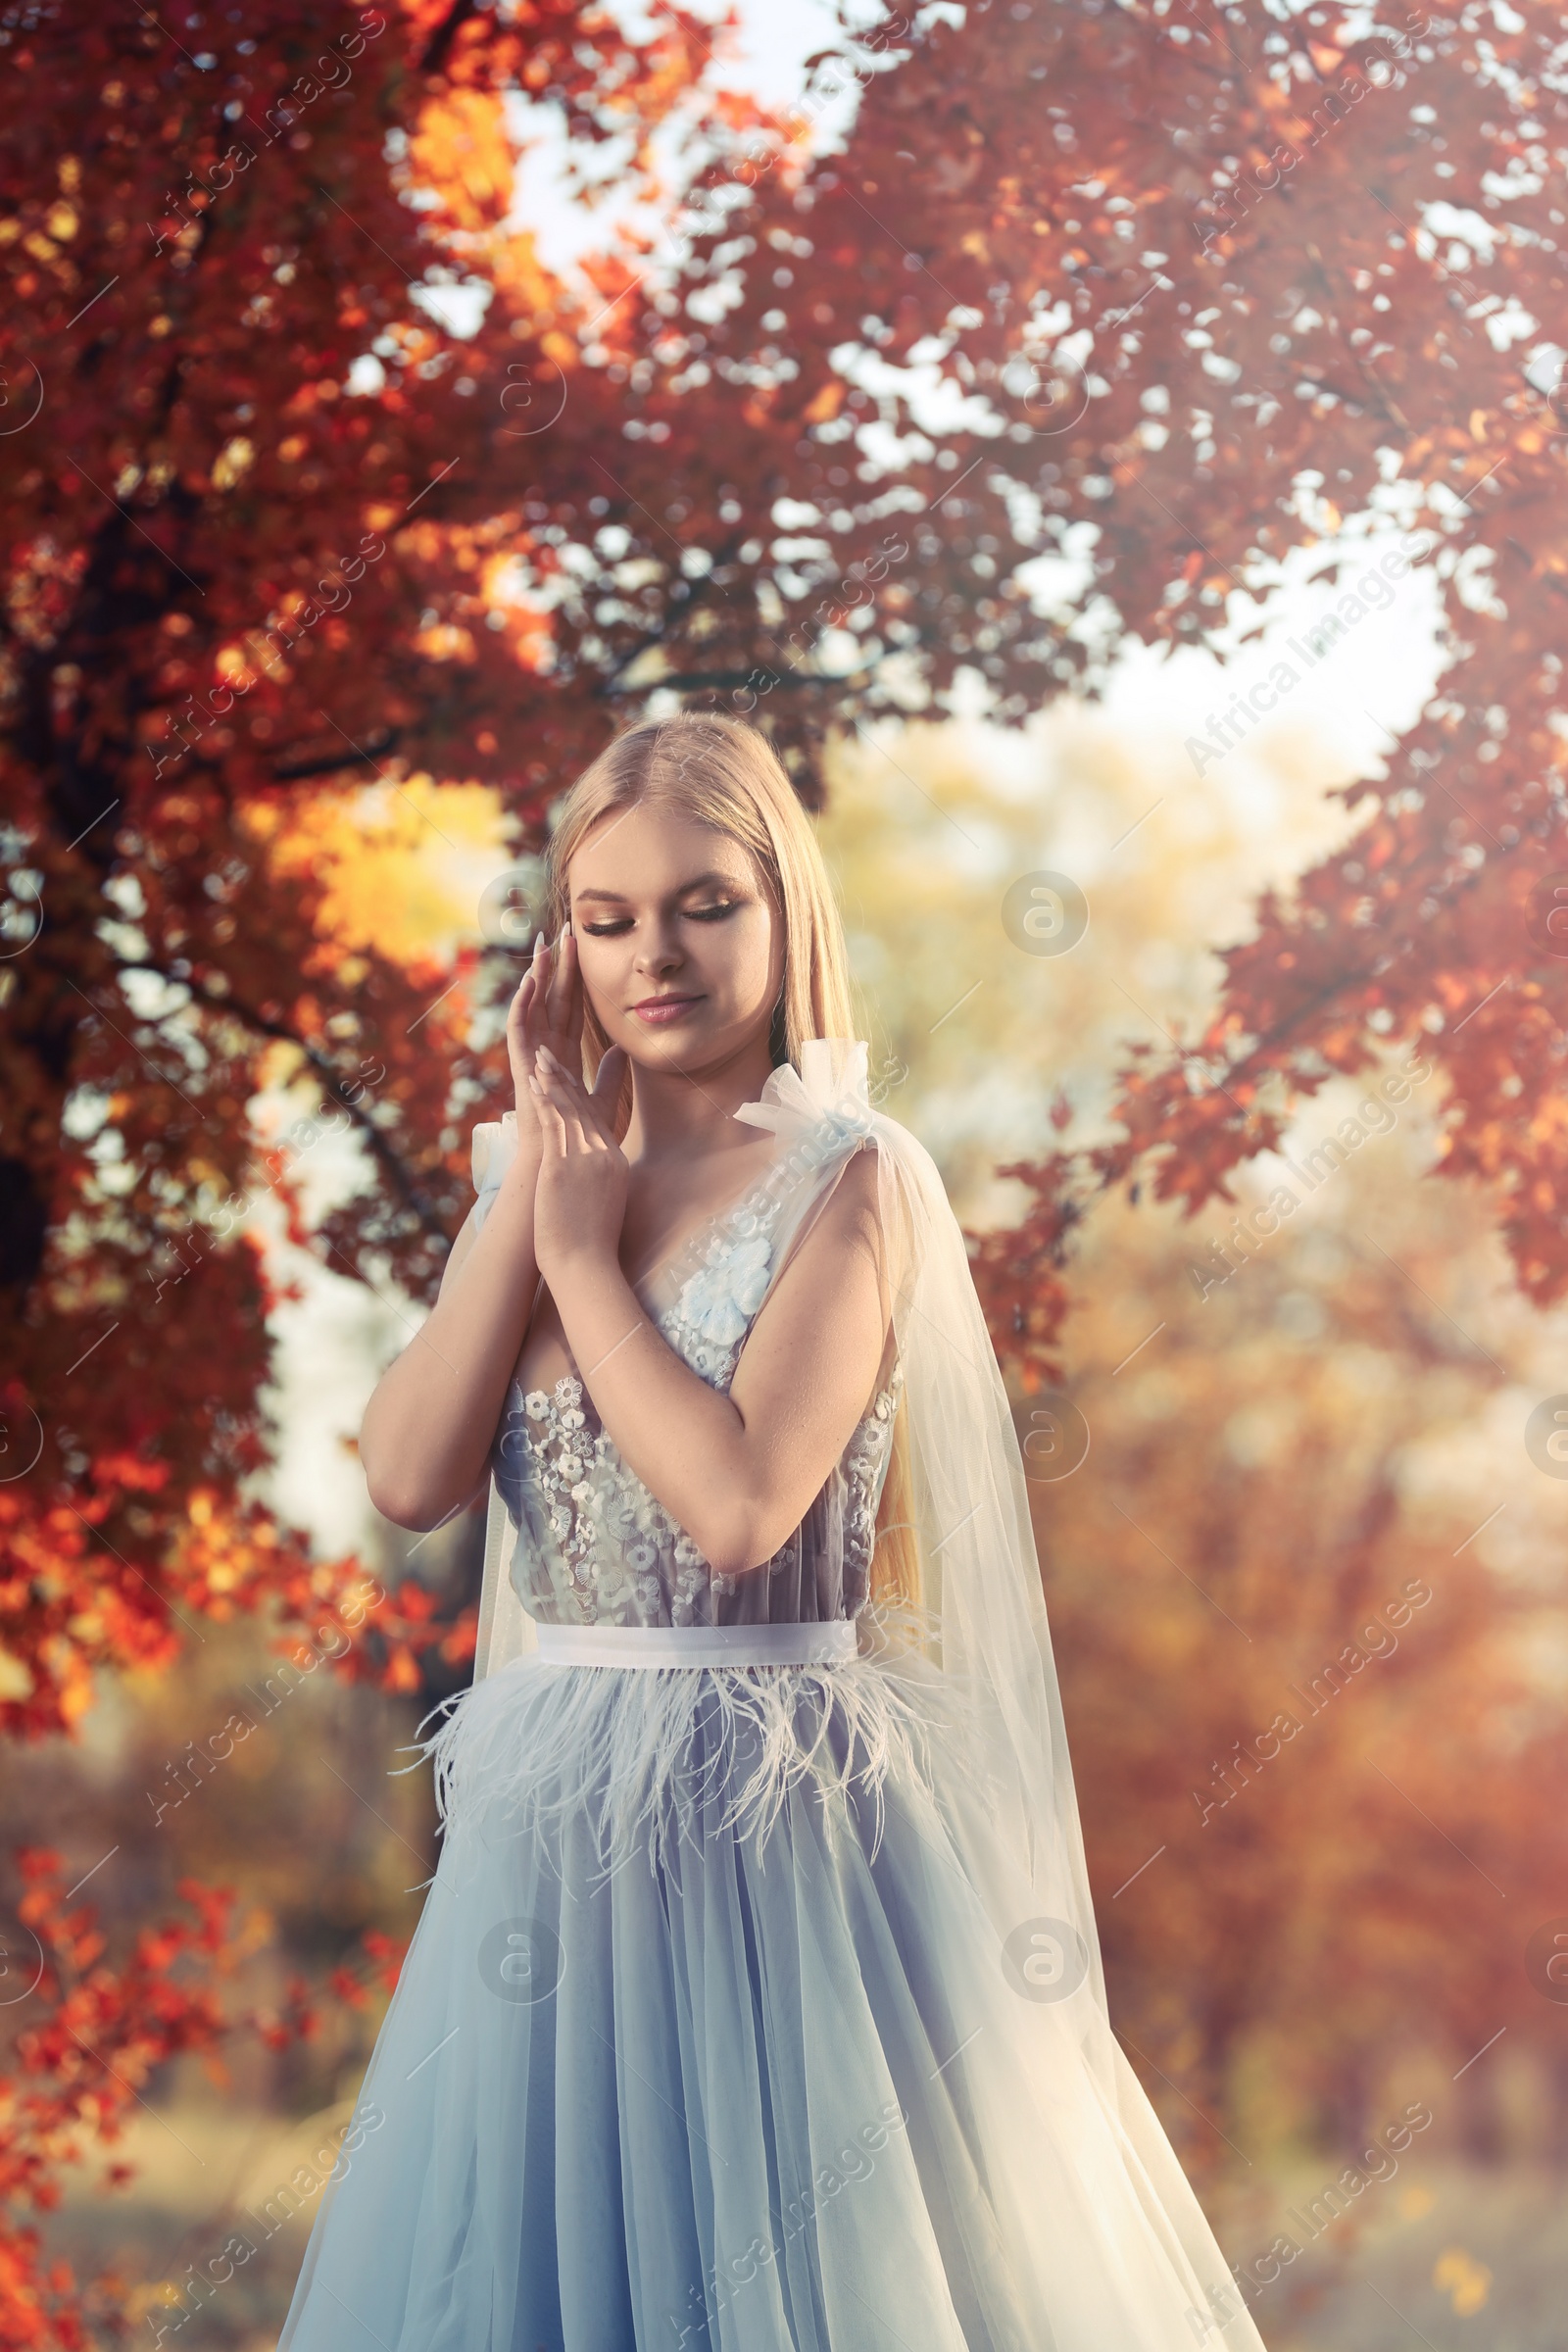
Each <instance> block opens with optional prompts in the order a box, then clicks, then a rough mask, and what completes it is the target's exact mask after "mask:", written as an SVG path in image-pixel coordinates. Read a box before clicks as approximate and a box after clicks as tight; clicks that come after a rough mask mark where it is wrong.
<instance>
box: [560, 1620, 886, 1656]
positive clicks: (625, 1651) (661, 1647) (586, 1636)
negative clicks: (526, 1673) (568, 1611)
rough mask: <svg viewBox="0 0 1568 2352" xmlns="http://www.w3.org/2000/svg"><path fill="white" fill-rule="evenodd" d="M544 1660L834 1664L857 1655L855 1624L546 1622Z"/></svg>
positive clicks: (840, 1622)
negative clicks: (562, 1623)
mask: <svg viewBox="0 0 1568 2352" xmlns="http://www.w3.org/2000/svg"><path fill="white" fill-rule="evenodd" d="M538 1631H539V1651H538V1654H539V1656H540V1657H541V1658H542V1659H545V1660H547V1661H548V1662H549V1663H551V1664H552V1665H560V1666H829V1665H841V1664H843V1663H844V1662H845V1660H847V1659H850V1658H853V1657H855V1656H856V1654H857V1643H856V1639H855V1628H854V1626H853V1625H851V1624H848V1623H847V1622H846V1621H845V1620H844V1619H842V1618H838V1619H835V1620H834V1621H833V1623H832V1624H830V1625H541V1626H540V1627H539V1629H538Z"/></svg>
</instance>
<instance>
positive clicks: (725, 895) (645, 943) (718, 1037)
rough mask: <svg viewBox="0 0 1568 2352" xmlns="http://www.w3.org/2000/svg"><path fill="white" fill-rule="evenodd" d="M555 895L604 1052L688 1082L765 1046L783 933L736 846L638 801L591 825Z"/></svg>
mask: <svg viewBox="0 0 1568 2352" xmlns="http://www.w3.org/2000/svg"><path fill="white" fill-rule="evenodd" d="M566 889H567V895H568V901H569V905H570V908H571V927H572V930H573V932H574V933H575V935H576V940H577V954H578V957H579V960H580V963H581V968H582V978H583V987H584V988H585V990H586V991H587V995H588V1002H589V1003H590V1004H591V1005H592V1006H593V1008H594V1011H595V1012H596V1014H597V1015H598V1017H599V1023H600V1026H601V1028H602V1029H603V1030H604V1032H605V1035H606V1036H607V1037H608V1038H609V1040H610V1042H611V1044H612V1045H615V1046H622V1047H624V1048H625V1050H626V1052H627V1054H629V1055H630V1056H631V1058H632V1060H633V1061H635V1062H640V1063H642V1064H643V1065H644V1067H646V1068H652V1069H661V1068H662V1069H678V1070H680V1071H682V1072H685V1073H689V1074H691V1075H696V1074H697V1073H699V1072H700V1071H702V1070H703V1069H705V1068H711V1067H713V1066H714V1065H716V1064H718V1063H721V1062H723V1061H726V1060H729V1059H731V1058H733V1057H734V1055H735V1054H737V1053H740V1052H742V1051H744V1050H745V1049H746V1048H747V1047H748V1046H751V1045H753V1044H755V1043H756V1042H758V1041H759V1040H761V1041H762V1042H763V1043H764V1044H765V1042H766V1040H767V1035H768V1028H769V1024H770V1022H771V1019H772V1014H773V1007H774V1005H776V1004H777V1003H778V994H779V989H780V986H781V984H782V980H783V971H784V935H783V925H782V923H781V921H780V920H779V917H778V916H777V914H776V913H775V912H774V909H773V907H772V904H771V902H770V900H769V898H768V896H767V893H766V891H765V890H764V888H763V886H762V881H761V877H760V874H759V873H758V871H757V868H756V866H755V864H754V863H753V860H752V856H751V853H750V851H749V850H747V849H746V848H744V847H743V845H742V844H741V843H740V842H738V841H733V840H731V839H730V837H729V836H728V835H727V834H724V833H718V832H715V831H714V830H713V829H712V827H711V826H709V825H705V824H701V823H699V822H698V821H697V819H696V818H694V817H691V816H687V815H685V814H683V813H682V811H681V810H680V809H674V808H672V807H670V805H669V804H668V803H667V802H660V801H658V800H648V801H639V802H638V803H637V804H636V805H635V806H634V807H632V808H630V809H617V810H616V811H614V813H613V814H612V815H610V816H607V817H604V818H602V819H601V821H600V822H599V824H597V825H596V826H595V827H594V830H593V831H592V832H591V833H590V834H589V835H588V837H587V839H586V840H585V841H584V842H583V844H582V846H581V847H580V848H579V849H578V851H577V853H576V855H575V856H574V857H573V858H572V860H571V864H570V866H569V868H568V869H567V874H566Z"/></svg>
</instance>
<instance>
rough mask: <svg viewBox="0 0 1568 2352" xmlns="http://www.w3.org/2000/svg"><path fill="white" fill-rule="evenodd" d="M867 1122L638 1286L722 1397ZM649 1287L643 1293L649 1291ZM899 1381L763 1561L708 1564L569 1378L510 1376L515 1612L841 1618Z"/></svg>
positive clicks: (864, 1555)
mask: <svg viewBox="0 0 1568 2352" xmlns="http://www.w3.org/2000/svg"><path fill="white" fill-rule="evenodd" d="M867 1125H868V1121H867V1120H866V1119H865V1118H864V1117H863V1116H862V1115H859V1114H858V1113H856V1112H855V1111H854V1110H853V1109H840V1110H835V1111H832V1112H830V1113H828V1114H827V1115H826V1116H824V1118H823V1119H822V1121H821V1123H820V1125H819V1127H818V1128H816V1129H815V1130H814V1131H813V1132H812V1134H811V1135H809V1137H808V1138H806V1139H805V1140H804V1141H798V1142H797V1143H796V1144H795V1146H794V1148H793V1149H792V1150H790V1151H789V1152H781V1153H780V1154H778V1155H777V1156H776V1157H775V1160H774V1163H773V1165H772V1166H771V1167H770V1169H769V1170H768V1172H767V1173H766V1175H764V1176H763V1177H762V1178H761V1180H760V1182H759V1183H758V1184H757V1185H755V1186H754V1187H753V1188H752V1190H751V1191H750V1192H748V1193H747V1194H746V1195H745V1196H744V1197H743V1198H742V1199H741V1200H740V1201H738V1202H736V1203H735V1204H734V1205H733V1206H732V1207H731V1208H729V1209H728V1210H726V1211H724V1212H722V1213H721V1214H720V1215H719V1216H717V1217H716V1218H713V1219H712V1220H711V1221H710V1222H709V1223H707V1224H705V1225H704V1226H702V1227H701V1228H700V1229H699V1231H698V1233H697V1234H696V1235H695V1236H694V1237H693V1238H692V1240H691V1241H690V1242H689V1243H688V1244H687V1245H686V1248H685V1249H684V1250H681V1251H680V1252H679V1253H678V1254H677V1256H676V1258H675V1259H674V1260H673V1261H672V1262H671V1264H670V1265H669V1266H668V1267H666V1268H664V1269H663V1270H662V1274H661V1275H660V1276H659V1277H656V1278H655V1279H656V1283H657V1290H658V1295H657V1296H650V1295H648V1294H647V1293H645V1295H644V1298H645V1304H647V1306H648V1309H649V1312H650V1315H651V1317H652V1319H653V1321H654V1323H655V1325H656V1326H657V1328H658V1329H659V1331H660V1332H661V1333H662V1336H663V1338H664V1339H665V1340H666V1341H667V1342H668V1344H669V1346H670V1347H671V1348H674V1349H675V1351H676V1353H677V1354H679V1355H681V1356H683V1357H684V1359H685V1361H686V1362H687V1363H688V1364H690V1365H691V1367H692V1369H693V1371H695V1372H697V1373H699V1374H700V1375H701V1376H702V1378H703V1379H704V1380H706V1381H707V1382H708V1383H709V1385H710V1387H711V1388H714V1389H718V1390H721V1391H722V1390H727V1389H728V1387H729V1384H730V1382H731V1380H732V1379H733V1378H734V1374H735V1367H736V1364H737V1363H738V1361H739V1359H740V1352H741V1348H742V1346H743V1345H744V1343H745V1340H746V1337H747V1334H748V1333H749V1332H750V1330H751V1328H752V1324H753V1322H754V1321H755V1320H756V1317H757V1315H758V1313H759V1311H760V1307H761V1305H762V1301H763V1299H765V1297H766V1296H767V1293H768V1290H769V1288H770V1286H771V1284H772V1281H773V1279H774V1277H775V1275H776V1274H777V1272H778V1271H779V1269H780V1267H781V1266H782V1265H783V1263H784V1260H785V1257H786V1255H787V1253H788V1250H789V1247H790V1244H791V1242H792V1240H793V1239H794V1237H795V1235H796V1233H797V1232H798V1231H799V1230H800V1229H801V1227H802V1225H803V1224H804V1221H805V1218H806V1215H807V1213H808V1212H809V1209H810V1207H811V1206H812V1204H813V1202H815V1201H818V1200H820V1198H821V1196H822V1193H823V1191H824V1189H825V1185H826V1182H827V1180H828V1178H830V1177H831V1175H832V1174H833V1173H834V1172H835V1170H836V1169H837V1168H838V1167H840V1166H841V1165H842V1164H843V1162H844V1161H845V1160H846V1159H847V1158H848V1156H849V1155H850V1153H851V1152H853V1151H855V1150H858V1148H859V1145H860V1143H861V1141H862V1138H863V1136H864V1134H865V1132H866V1129H867ZM651 1287H652V1286H651ZM901 1379H902V1375H901V1373H900V1371H899V1368H898V1365H897V1363H896V1362H894V1363H892V1364H891V1365H890V1367H889V1368H888V1369H887V1371H886V1373H885V1377H884V1382H883V1385H882V1387H881V1389H880V1391H879V1394H878V1395H877V1396H876V1397H875V1398H874V1400H873V1402H872V1404H871V1406H870V1409H869V1410H868V1411H867V1413H866V1415H865V1417H864V1419H863V1420H861V1421H860V1422H859V1424H858V1426H857V1428H856V1429H855V1431H854V1433H853V1434H852V1436H851V1438H850V1442H849V1444H848V1446H846V1447H845V1449H844V1453H843V1455H842V1456H841V1458H840V1460H839V1461H838V1463H837V1464H836V1465H835V1466H834V1469H833V1471H832V1473H831V1475H830V1476H829V1478H828V1481H827V1483H826V1485H825V1486H824V1487H823V1489H822V1491H821V1493H820V1494H819V1495H818V1496H817V1497H816V1500H815V1501H814V1502H813V1503H812V1505H811V1508H810V1510H809V1512H808V1513H807V1516H806V1518H805V1519H804V1520H803V1521H802V1523H801V1525H800V1526H799V1527H798V1528H797V1529H796V1531H795V1533H794V1534H793V1535H792V1536H791V1537H790V1539H789V1541H788V1543H787V1544H784V1545H783V1546H782V1547H781V1548H780V1549H779V1550H778V1551H777V1552H776V1553H775V1554H774V1555H773V1557H772V1559H770V1560H769V1561H768V1562H767V1563H766V1564H765V1566H762V1567H759V1568H755V1569H749V1570H747V1571H746V1572H745V1573H743V1574H740V1575H733V1576H725V1575H721V1574H718V1573H715V1572H714V1571H713V1570H712V1569H711V1567H710V1566H709V1563H708V1561H707V1560H706V1559H705V1558H704V1556H703V1554H702V1552H701V1551H700V1550H699V1549H698V1547H697V1545H696V1544H694V1543H693V1542H692V1540H691V1538H690V1537H689V1536H688V1535H687V1534H686V1533H685V1532H684V1530H683V1529H681V1528H680V1527H678V1526H677V1525H676V1523H675V1521H674V1520H673V1519H672V1518H671V1517H670V1515H669V1513H668V1512H667V1511H666V1510H665V1509H664V1507H663V1505H662V1503H661V1502H659V1501H658V1500H657V1499H656V1497H655V1496H654V1495H651V1494H650V1493H649V1491H648V1489H647V1488H646V1487H645V1486H644V1485H643V1483H642V1481H641V1479H639V1478H638V1477H637V1476H636V1475H635V1474H634V1473H633V1472H632V1471H631V1470H630V1469H628V1468H627V1466H626V1464H625V1462H624V1461H622V1459H621V1457H620V1454H619V1452H618V1451H617V1449H616V1446H615V1445H614V1442H613V1439H612V1438H611V1437H610V1435H609V1433H608V1432H607V1431H606V1430H605V1429H604V1428H603V1427H601V1425H600V1423H599V1419H598V1415H597V1414H596V1412H595V1410H594V1406H593V1400H592V1398H591V1397H589V1395H588V1393H587V1391H586V1390H585V1388H584V1386H583V1384H582V1382H581V1381H580V1380H579V1379H577V1378H575V1377H573V1376H571V1375H567V1376H566V1377H565V1378H564V1379H561V1380H558V1381H557V1382H556V1383H555V1386H554V1388H553V1389H552V1390H544V1389H535V1390H533V1391H531V1392H528V1393H526V1394H525V1393H524V1392H523V1390H522V1389H521V1388H520V1387H519V1386H518V1385H517V1384H515V1383H514V1385H513V1388H512V1390H511V1393H510V1395H509V1397H508V1398H507V1403H506V1408H505V1411H504V1412H503V1415H502V1420H501V1425H500V1427H499V1429H498V1431H497V1433H496V1442H495V1446H494V1448H493V1450H492V1454H491V1470H492V1473H493V1475H494V1478H495V1483H496V1487H497V1490H498V1492H499V1494H500V1495H501V1498H502V1500H503V1502H504V1503H505V1504H506V1507H507V1513H508V1516H509V1518H510V1519H511V1521H512V1523H513V1526H514V1527H515V1530H516V1532H517V1541H516V1543H515V1546H514V1547H513V1557H512V1565H511V1576H512V1581H513V1583H514V1586H515V1590H516V1592H517V1596H518V1598H519V1599H520V1600H521V1602H522V1604H523V1606H524V1608H525V1609H526V1610H527V1611H528V1614H529V1615H530V1616H531V1617H533V1618H535V1619H536V1620H537V1621H538V1622H539V1623H541V1624H546V1625H550V1624H560V1625H630V1626H667V1625H740V1624H757V1623H766V1624H819V1623H824V1622H829V1621H831V1620H833V1619H838V1618H844V1619H853V1618H854V1617H855V1616H857V1615H858V1612H859V1610H860V1608H861V1607H862V1605H863V1604H864V1601H865V1599H866V1597H867V1593H868V1592H869V1586H870V1571H871V1555H872V1551H873V1548H874V1546H875V1542H876V1514H877V1506H878V1503H879V1501H880V1498H881V1493H882V1486H883V1481H884V1479H885V1477H886V1474H887V1465H888V1456H889V1452H890V1450H891V1446H892V1437H893V1422H894V1416H895V1413H896V1411H897V1407H898V1397H899V1390H900V1385H901Z"/></svg>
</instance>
